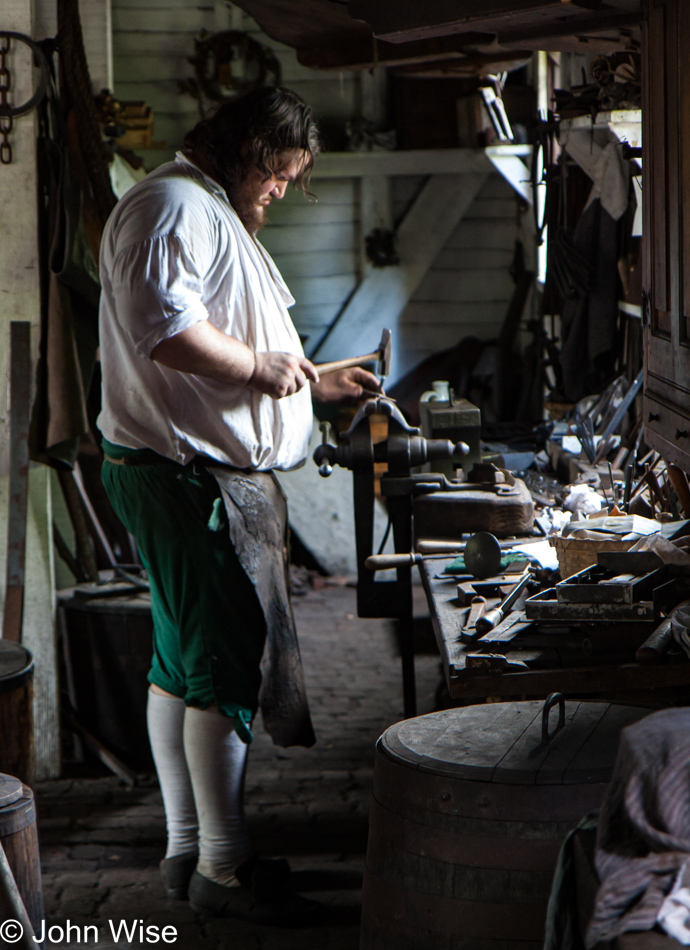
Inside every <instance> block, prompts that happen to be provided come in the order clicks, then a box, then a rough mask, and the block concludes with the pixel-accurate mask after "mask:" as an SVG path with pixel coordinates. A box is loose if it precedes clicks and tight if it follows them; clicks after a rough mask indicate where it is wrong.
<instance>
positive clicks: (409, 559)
mask: <svg viewBox="0 0 690 950" xmlns="http://www.w3.org/2000/svg"><path fill="white" fill-rule="evenodd" d="M421 561H422V556H421V554H413V553H410V554H371V555H370V556H369V557H368V558H367V559H366V561H365V562H364V566H365V567H366V569H367V570H368V571H387V570H388V569H389V568H391V567H409V566H410V565H412V564H421Z"/></svg>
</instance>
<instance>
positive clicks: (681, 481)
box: [666, 463, 690, 518]
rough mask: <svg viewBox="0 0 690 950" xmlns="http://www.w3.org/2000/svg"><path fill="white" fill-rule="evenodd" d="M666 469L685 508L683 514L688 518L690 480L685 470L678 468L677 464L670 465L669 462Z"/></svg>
mask: <svg viewBox="0 0 690 950" xmlns="http://www.w3.org/2000/svg"><path fill="white" fill-rule="evenodd" d="M666 470H667V472H668V477H669V479H670V482H671V484H672V485H673V488H674V490H675V492H676V495H678V501H679V502H680V506H681V508H682V509H683V514H684V515H685V517H686V518H687V517H688V514H689V513H690V488H688V480H687V478H686V476H685V472H684V471H683V470H682V469H680V468H678V466H677V465H669V464H668V463H667V465H666Z"/></svg>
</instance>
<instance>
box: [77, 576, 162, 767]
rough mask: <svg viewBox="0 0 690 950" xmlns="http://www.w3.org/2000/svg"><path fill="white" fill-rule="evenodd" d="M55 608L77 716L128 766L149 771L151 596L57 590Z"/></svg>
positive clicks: (150, 764) (151, 760)
mask: <svg viewBox="0 0 690 950" xmlns="http://www.w3.org/2000/svg"><path fill="white" fill-rule="evenodd" d="M87 586H88V587H89V588H90V587H91V586H92V585H87ZM60 612H61V615H62V621H63V623H62V626H63V633H64V644H65V665H66V668H67V680H68V682H67V686H68V691H69V697H70V701H71V703H72V706H73V708H74V710H75V712H76V714H77V718H78V719H79V721H80V722H81V723H82V724H83V725H84V726H85V727H86V728H87V729H88V730H89V732H91V733H92V734H93V735H94V736H95V737H96V738H97V739H99V740H100V741H101V742H102V743H103V744H104V745H105V746H106V747H107V748H108V749H109V750H110V751H111V752H114V753H115V755H116V756H118V758H120V759H121V760H122V761H123V762H125V763H126V764H127V765H129V766H130V768H133V769H137V770H142V771H146V770H153V759H152V757H151V749H150V746H149V740H148V733H147V731H146V700H147V697H148V687H149V684H148V680H147V676H148V672H149V670H150V668H151V657H152V655H153V620H152V618H151V598H150V596H149V595H148V594H143V593H141V594H128V595H126V596H109V597H108V596H103V597H96V598H94V597H84V596H80V589H79V588H75V589H74V591H73V592H70V593H68V592H63V594H62V595H61V597H60Z"/></svg>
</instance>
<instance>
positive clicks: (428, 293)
mask: <svg viewBox="0 0 690 950" xmlns="http://www.w3.org/2000/svg"><path fill="white" fill-rule="evenodd" d="M112 18H113V55H114V60H113V61H114V73H115V87H114V88H115V94H116V96H118V98H121V99H144V100H145V101H146V102H147V103H148V104H149V105H150V106H152V108H153V109H154V114H155V126H154V139H156V140H159V141H164V142H165V143H167V147H166V148H164V149H159V150H149V151H144V152H142V153H141V154H142V155H143V157H144V160H145V163H146V167H147V168H149V169H151V168H153V167H156V166H157V165H158V164H160V163H161V162H163V161H168V160H170V159H171V158H172V157H173V154H174V151H175V150H176V149H177V148H180V147H181V144H182V138H183V136H184V133H185V131H186V130H187V129H188V128H190V127H191V126H192V125H193V124H194V122H195V121H196V120H197V118H198V111H197V105H196V102H195V101H194V100H193V99H192V98H191V97H190V96H189V95H185V94H181V93H179V91H178V89H177V81H178V80H179V79H184V78H187V77H190V76H191V75H192V66H191V65H190V64H189V63H188V62H187V57H188V56H190V55H192V53H193V51H194V37H195V36H198V35H199V33H200V31H201V30H202V29H205V30H208V31H209V32H213V31H217V30H222V29H243V30H246V31H247V32H249V33H250V34H251V35H252V36H253V37H254V38H255V39H257V40H258V41H259V42H262V43H264V44H266V45H268V46H270V47H271V48H272V49H273V50H274V52H275V53H276V55H277V56H278V57H279V59H280V61H281V65H282V69H283V82H284V84H285V85H286V86H288V87H290V88H292V89H294V90H295V91H296V92H298V93H299V94H300V95H301V96H302V97H303V98H304V99H305V100H306V101H307V102H308V103H309V104H310V105H311V106H312V108H313V110H314V113H315V115H316V116H317V118H318V119H321V120H325V121H328V122H329V123H333V122H335V123H340V124H344V123H345V122H346V121H347V120H348V119H351V118H353V117H355V116H356V115H357V114H358V113H359V112H360V111H361V102H362V98H363V83H362V80H361V76H360V74H359V73H356V72H353V71H350V72H343V73H322V72H318V71H316V70H310V69H306V68H305V67H303V66H301V65H300V64H299V63H298V62H297V58H296V55H295V53H294V50H292V49H290V48H289V47H287V46H284V45H282V44H280V43H277V42H276V41H274V40H272V39H270V38H269V37H267V36H266V35H265V34H264V33H262V32H261V31H260V30H259V28H258V26H257V25H256V23H255V22H254V21H253V20H251V19H250V18H249V17H248V16H247V15H246V14H244V12H243V11H241V10H239V9H238V8H236V7H232V5H231V4H228V3H225V2H224V0H216V2H215V3H214V2H213V0H209V2H208V4H207V5H204V6H201V5H200V6H196V7H194V6H190V5H189V3H188V0H112ZM425 180H426V179H425V176H395V177H393V178H392V179H391V194H392V203H393V214H394V219H395V221H396V222H397V221H399V220H400V219H401V218H402V216H403V215H404V212H405V210H406V209H407V207H408V206H409V205H410V203H411V202H412V201H413V200H414V197H415V195H416V194H417V192H418V191H419V189H420V188H421V187H422V186H423V184H424V182H425ZM312 190H313V191H314V193H315V194H316V195H317V196H318V202H317V203H315V204H311V205H310V204H309V203H308V202H306V201H305V199H304V197H303V196H302V194H301V193H300V192H295V191H292V190H289V191H288V193H287V194H286V197H285V198H284V200H283V201H282V202H280V203H274V204H273V206H272V208H271V212H270V224H269V226H268V227H267V228H266V229H265V230H264V231H263V232H262V235H261V240H262V242H263V243H264V244H265V246H266V247H267V249H268V251H269V252H270V253H271V254H272V255H273V257H274V258H275V260H276V263H277V265H278V267H279V268H280V270H281V271H282V273H283V275H284V276H285V278H286V281H287V283H288V285H289V287H290V289H291V291H292V293H293V295H294V296H295V298H296V299H297V304H296V306H295V307H294V309H293V311H292V313H293V319H294V320H295V324H296V326H297V329H298V331H299V333H300V335H301V336H302V337H303V339H304V341H305V350H306V352H307V354H310V353H312V352H313V351H314V349H315V348H316V346H317V345H318V343H319V342H320V340H321V339H322V337H323V336H324V335H325V333H326V331H327V330H328V328H329V327H330V325H331V324H332V322H333V321H334V320H335V319H336V317H337V315H338V313H339V312H340V311H341V309H342V308H343V307H344V305H345V304H346V303H347V301H348V299H349V297H350V295H351V294H352V292H353V291H354V289H355V288H356V286H357V284H358V282H359V281H360V280H361V278H362V276H363V271H364V267H363V264H364V262H363V254H362V251H361V248H362V234H361V231H360V224H359V222H360V196H361V182H360V180H359V179H356V178H343V179H328V180H323V181H321V182H320V181H319V179H318V165H317V170H316V174H315V175H314V178H313V184H312ZM523 225H526V227H527V228H529V222H528V221H526V222H525V221H523ZM520 230H521V228H520V225H519V223H518V215H517V199H516V198H515V196H514V193H513V192H512V190H511V188H510V187H509V186H508V185H507V184H506V183H505V182H504V181H503V179H502V178H501V177H500V176H499V175H498V173H492V174H491V176H490V178H489V179H488V181H487V183H486V185H485V186H484V188H483V190H482V192H481V193H480V195H479V196H478V197H477V198H476V199H475V201H474V202H473V204H472V206H471V209H470V211H469V213H468V215H467V217H466V218H465V219H464V220H463V221H462V222H461V224H460V225H459V226H458V228H457V229H456V230H455V232H454V234H453V235H452V237H451V238H450V240H449V241H448V242H447V244H446V246H445V247H444V249H443V251H442V253H441V254H440V255H439V257H438V259H437V261H436V262H435V264H434V266H433V268H432V270H431V271H430V272H429V274H428V275H427V277H426V278H425V280H424V281H423V283H422V285H421V286H420V288H419V289H418V291H417V293H416V294H415V296H414V298H413V300H412V301H411V302H410V303H409V305H408V307H407V308H406V310H405V312H404V314H403V316H402V320H401V323H400V326H399V327H397V328H396V331H397V332H398V333H400V334H402V336H403V338H404V346H403V353H404V366H405V369H409V368H411V367H412V366H413V365H414V364H415V363H416V362H418V361H419V360H420V359H423V358H424V357H426V356H427V355H429V354H431V353H433V352H436V351H437V350H439V349H443V348H446V347H448V346H452V345H454V344H455V343H457V342H458V340H459V339H461V338H462V337H464V336H467V335H470V334H475V335H477V336H479V337H482V338H484V339H486V338H491V337H492V336H495V335H496V334H497V332H498V330H499V328H500V324H501V320H502V318H503V315H504V314H505V312H506V309H507V306H508V301H509V299H510V296H511V293H512V282H511V280H510V277H509V275H508V266H509V264H510V261H511V258H512V252H513V246H514V241H515V239H516V237H517V236H518V234H519V233H520ZM526 240H527V239H526ZM374 335H376V334H374Z"/></svg>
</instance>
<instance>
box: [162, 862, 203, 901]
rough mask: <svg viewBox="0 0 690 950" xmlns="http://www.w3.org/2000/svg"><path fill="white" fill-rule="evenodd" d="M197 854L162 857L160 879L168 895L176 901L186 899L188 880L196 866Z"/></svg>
mask: <svg viewBox="0 0 690 950" xmlns="http://www.w3.org/2000/svg"><path fill="white" fill-rule="evenodd" d="M197 861H198V855H197V854H196V852H195V853H194V854H176V855H175V856H174V857H172V858H163V860H162V861H161V863H160V864H159V868H160V872H161V881H162V882H163V887H164V888H165V892H166V894H167V895H168V897H172V898H173V899H174V900H177V901H186V900H187V891H188V890H189V882H190V880H191V879H192V874H193V873H194V869H195V868H196V863H197Z"/></svg>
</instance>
